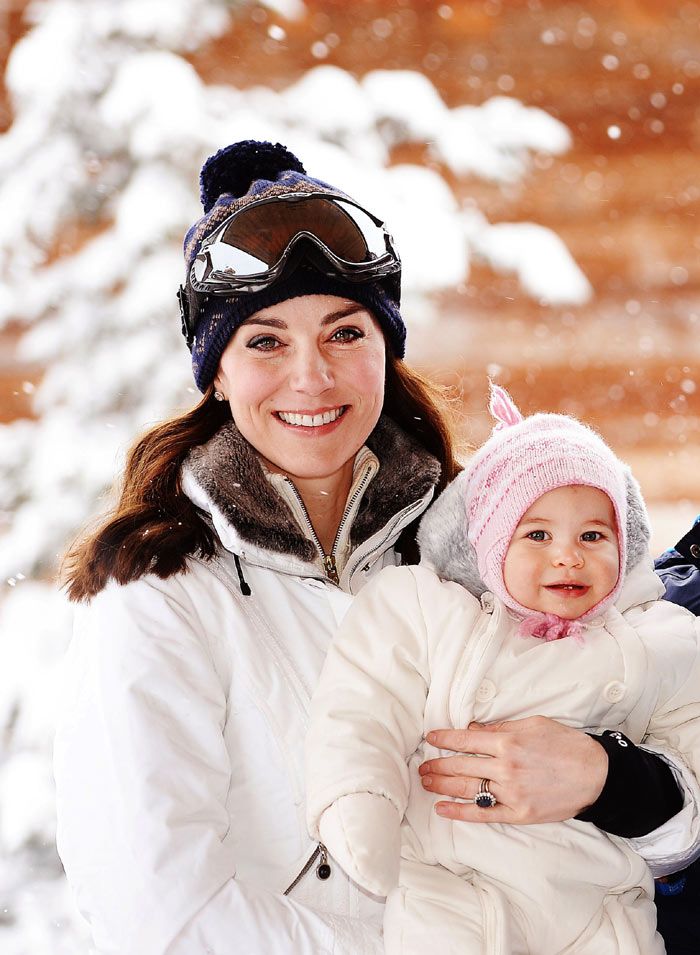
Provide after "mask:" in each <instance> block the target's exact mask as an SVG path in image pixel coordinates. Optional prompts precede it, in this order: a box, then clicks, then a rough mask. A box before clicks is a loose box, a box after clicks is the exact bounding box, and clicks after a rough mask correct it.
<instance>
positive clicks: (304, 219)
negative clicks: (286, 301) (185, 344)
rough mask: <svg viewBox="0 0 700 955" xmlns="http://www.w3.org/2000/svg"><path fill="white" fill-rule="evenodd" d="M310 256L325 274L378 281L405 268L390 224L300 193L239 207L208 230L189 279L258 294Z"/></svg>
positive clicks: (210, 289) (195, 285)
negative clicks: (211, 229)
mask: <svg viewBox="0 0 700 955" xmlns="http://www.w3.org/2000/svg"><path fill="white" fill-rule="evenodd" d="M304 259H308V260H309V261H310V262H311V264H313V265H314V266H315V267H316V268H317V269H319V270H320V271H321V272H322V273H323V274H326V275H330V276H333V277H337V278H341V279H343V280H345V281H349V282H371V281H374V280H376V279H381V278H383V277H385V276H388V275H395V274H397V273H399V272H400V271H401V260H400V258H399V255H398V253H397V251H396V249H395V248H394V243H393V240H392V237H391V236H390V235H389V233H388V232H387V230H386V228H385V226H384V223H383V222H382V221H381V220H380V219H377V217H376V216H374V215H372V213H371V212H368V211H367V210H366V209H363V208H362V206H359V205H357V203H355V202H353V201H352V200H351V199H346V198H344V197H340V196H335V195H329V194H327V193H322V192H294V193H284V194H282V195H278V196H272V197H269V198H266V199H259V200H257V201H254V202H251V203H249V204H248V205H246V206H244V207H243V208H242V209H239V210H237V211H236V212H234V213H233V214H232V215H230V216H229V217H228V218H227V219H225V220H224V221H223V222H222V223H221V225H220V226H219V227H218V228H217V229H216V230H215V231H214V232H212V234H211V235H210V236H208V237H207V238H206V239H205V240H204V242H203V243H202V246H201V248H200V250H199V252H198V254H197V256H196V257H195V259H194V262H193V263H192V266H191V268H190V273H189V284H190V286H191V288H192V289H193V290H194V291H195V292H199V293H201V294H205V295H221V296H225V297H229V298H231V297H235V296H237V295H242V294H245V293H248V292H259V291H261V290H263V289H265V288H268V287H269V286H270V285H273V284H274V283H275V282H276V281H278V280H279V279H280V278H281V277H282V276H283V275H286V274H288V273H289V272H290V271H291V270H292V269H293V268H295V267H296V266H297V265H298V264H300V263H301V261H302V260H304Z"/></svg>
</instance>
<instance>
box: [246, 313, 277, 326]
mask: <svg viewBox="0 0 700 955" xmlns="http://www.w3.org/2000/svg"><path fill="white" fill-rule="evenodd" d="M241 325H266V326H267V327H268V328H286V327H287V323H286V322H283V321H281V320H280V319H279V318H258V316H257V315H251V317H250V318H246V319H245V321H242V322H241Z"/></svg>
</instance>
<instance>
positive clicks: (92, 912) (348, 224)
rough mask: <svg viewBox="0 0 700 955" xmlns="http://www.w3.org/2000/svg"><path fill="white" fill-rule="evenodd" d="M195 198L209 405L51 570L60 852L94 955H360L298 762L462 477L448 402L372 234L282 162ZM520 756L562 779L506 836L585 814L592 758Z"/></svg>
mask: <svg viewBox="0 0 700 955" xmlns="http://www.w3.org/2000/svg"><path fill="white" fill-rule="evenodd" d="M201 185H202V201H203V206H204V210H205V211H204V215H203V216H202V217H201V218H200V219H199V220H198V221H197V222H195V223H194V225H193V226H192V228H191V229H190V231H189V233H188V234H187V236H186V239H185V260H186V278H185V282H184V285H183V287H181V289H180V291H179V296H178V297H179V300H180V306H181V318H182V329H183V334H184V336H185V340H186V342H187V345H188V347H189V348H190V351H191V355H192V370H193V374H194V379H195V382H196V384H197V386H198V387H199V389H200V391H201V392H202V393H203V397H202V400H201V401H200V403H199V404H198V405H197V406H196V407H194V408H193V409H191V410H190V411H188V412H187V413H186V414H184V415H180V416H178V417H176V418H173V419H171V420H169V421H166V422H164V423H162V424H160V425H157V426H156V427H155V428H153V429H152V430H151V431H149V432H148V433H147V434H145V435H144V436H143V437H141V438H140V439H139V440H138V441H137V443H136V444H135V445H134V447H133V449H132V450H131V452H130V454H129V456H128V459H127V464H126V468H125V473H124V478H123V482H122V489H121V494H120V497H119V500H118V503H117V506H116V507H115V509H114V510H113V511H112V512H111V513H110V514H108V515H107V517H106V518H105V519H104V521H103V523H102V524H101V525H100V526H99V527H98V528H97V529H96V530H92V531H91V532H89V533H88V534H87V536H86V537H85V538H84V539H83V540H82V541H80V542H78V543H77V544H76V545H75V546H74V548H73V549H72V551H71V553H70V554H69V555H68V559H67V574H66V577H67V582H68V588H69V593H70V596H71V597H72V598H73V599H74V600H76V601H78V602H80V606H79V607H78V610H77V614H76V628H75V636H74V639H73V643H72V645H71V649H70V653H69V657H68V661H67V667H66V673H67V680H66V686H65V690H64V705H63V711H62V714H61V717H60V721H59V728H58V733H57V737H56V747H55V777H56V788H57V798H58V835H57V841H58V847H59V852H60V855H61V858H62V860H63V863H64V866H65V869H66V873H67V876H68V880H69V882H70V884H71V886H72V888H73V891H74V892H75V895H76V898H77V901H78V905H79V907H80V910H81V911H82V912H83V914H84V915H85V917H86V919H87V920H88V921H89V922H90V925H91V929H92V933H93V938H94V943H95V951H96V953H99V955H144V953H148V955H205V953H207V952H228V951H231V950H232V949H235V950H236V951H241V952H244V951H245V952H255V953H263V952H265V953H267V952H270V953H272V952H274V953H275V955H277V953H279V955H287V953H289V955H320V953H330V952H333V955H379V953H380V952H381V951H382V940H381V923H382V914H383V908H382V905H381V902H380V901H379V900H378V899H376V898H374V897H371V896H369V895H367V894H366V893H364V892H363V891H362V890H361V889H360V888H359V887H358V886H357V885H355V884H354V883H353V882H352V880H351V879H349V878H348V877H347V876H346V875H345V873H344V872H343V871H342V870H341V869H340V868H339V866H337V865H336V864H335V861H334V860H333V859H331V858H330V857H329V856H328V854H327V852H326V848H325V846H324V845H323V844H321V843H317V842H316V841H314V840H312V839H310V837H309V835H308V832H307V829H306V824H305V791H304V771H303V761H304V757H303V741H304V735H305V732H306V728H307V724H308V713H309V703H310V696H311V693H312V692H313V689H314V687H315V686H316V684H317V682H318V679H319V675H320V673H321V669H322V667H323V665H324V660H325V657H326V653H327V651H328V648H329V646H330V643H331V640H332V638H333V635H334V633H335V631H336V629H337V626H338V623H339V622H340V620H341V619H342V617H343V615H344V614H345V612H346V610H347V608H348V606H349V605H350V603H351V601H352V600H353V599H354V596H355V595H356V594H357V593H358V592H359V591H360V590H361V589H362V588H363V587H364V585H365V583H366V582H367V581H368V580H370V579H371V578H372V577H373V576H374V575H375V574H376V573H377V572H378V571H379V570H380V569H381V568H382V567H385V566H387V565H396V564H399V563H416V562H417V558H418V553H417V544H416V529H417V522H418V518H419V517H420V515H421V514H422V513H423V512H424V511H425V509H426V508H427V507H428V506H429V505H430V503H431V501H432V498H433V496H434V494H435V493H436V491H440V490H442V489H443V488H444V487H445V485H446V484H447V483H448V482H449V481H450V480H451V478H453V477H454V476H455V475H456V474H457V472H458V471H459V466H458V464H457V463H456V460H455V455H454V452H453V444H452V437H451V432H450V428H449V426H448V423H447V421H448V418H447V417H446V412H445V404H444V399H443V396H442V394H441V392H440V391H439V389H437V388H435V387H433V386H431V385H430V383H429V382H427V381H425V380H424V379H422V378H421V377H420V376H419V375H417V374H416V373H415V372H413V371H412V370H411V369H410V368H408V367H407V366H406V365H405V364H404V362H403V360H402V359H403V354H404V340H405V333H406V329H405V326H404V323H403V319H402V317H401V313H400V310H399V298H400V261H399V257H398V254H397V252H396V249H395V248H394V244H393V241H392V240H391V236H390V235H389V233H388V232H387V230H386V228H385V227H384V225H383V223H382V222H381V220H380V219H378V218H377V217H376V216H375V215H373V214H372V213H370V212H368V211H367V210H363V209H361V208H360V207H359V206H358V205H357V204H356V203H355V202H353V201H352V200H351V199H350V198H349V197H348V196H346V195H344V193H342V192H341V191H340V190H338V189H335V188H334V187H332V186H329V185H328V184H327V183H324V182H321V181H320V180H318V179H314V178H312V177H310V176H308V175H307V174H306V172H305V170H304V167H303V166H302V165H301V163H300V162H299V160H298V159H297V158H296V157H295V156H293V155H292V154H291V153H289V152H288V151H287V150H286V149H285V148H284V147H283V146H280V145H276V146H273V145H271V144H269V143H256V142H244V143H236V144H234V145H232V146H229V147H227V148H225V149H223V150H221V151H220V152H219V153H217V154H216V155H215V156H213V157H212V158H211V159H209V160H208V161H207V162H206V163H205V165H204V167H203V170H202V178H201ZM253 253H254V254H253ZM445 745H447V746H448V745H450V743H449V742H447V743H446V744H445ZM542 746H544V747H545V757H544V758H540V757H539V755H538V754H539V752H540V748H541V747H542ZM504 747H505V751H506V752H508V751H509V743H508V741H507V740H506V742H505V743H504ZM533 747H534V749H535V751H536V752H535V758H532V759H530V758H528V759H527V760H526V761H525V764H526V765H527V766H528V767H532V766H535V767H541V766H543V765H544V767H545V768H546V769H548V770H550V773H549V775H550V777H551V776H554V778H555V780H556V782H555V784H552V782H551V779H546V778H545V777H544V775H543V776H542V778H541V779H540V780H539V782H538V781H533V780H532V778H531V777H528V779H529V783H530V785H529V788H528V791H527V793H526V796H527V798H525V799H523V800H522V802H521V804H520V806H519V809H520V813H521V815H520V821H523V822H531V821H535V820H534V819H533V818H532V812H531V810H530V809H529V808H528V807H529V806H530V805H531V804H532V797H533V792H534V797H535V798H534V801H535V802H536V803H537V806H538V811H539V812H540V814H544V815H545V816H546V815H547V813H550V812H552V811H554V810H553V808H552V807H553V804H556V809H555V811H556V813H564V816H563V817H562V818H564V817H568V816H571V815H572V814H573V813H574V812H576V811H577V810H578V808H580V799H581V793H582V792H586V793H588V794H590V796H591V798H590V801H591V802H592V801H594V800H595V798H596V795H598V794H599V793H600V791H601V789H602V787H603V784H604V782H605V778H606V767H605V763H606V757H605V752H604V751H603V749H602V747H601V746H599V745H598V744H597V743H595V742H593V741H592V740H591V738H590V737H588V736H586V735H585V734H584V733H581V732H579V731H578V730H572V729H569V728H568V727H565V726H561V725H559V724H556V723H554V721H543V722H542V723H540V724H538V726H537V728H536V732H535V733H534V734H533V732H532V730H531V729H528V728H527V727H526V728H525V730H524V733H523V735H522V736H521V738H520V739H519V740H518V744H517V748H518V751H519V752H521V753H522V752H523V751H524V752H525V753H526V754H528V753H530V754H531V753H532V752H533ZM482 751H483V750H480V752H482ZM456 758H457V759H459V757H456ZM664 765H665V764H664ZM470 772H471V769H470V768H469V769H465V768H464V767H462V768H461V769H460V770H458V771H454V770H453V774H452V777H451V778H452V779H455V778H458V779H459V780H460V782H461V784H462V785H463V786H464V787H465V788H470V787H472V786H473V785H476V781H475V780H473V779H472V778H471V777H470V775H469V773H470ZM668 772H669V775H670V770H669V771H668ZM436 778H439V777H437V776H436ZM672 785H675V783H672ZM443 787H444V783H443ZM436 790H437V791H441V792H445V791H448V790H445V789H444V788H443V789H440V788H439V783H438V784H437V785H436ZM664 818H665V817H664ZM662 821H663V820H662ZM591 825H592V823H591Z"/></svg>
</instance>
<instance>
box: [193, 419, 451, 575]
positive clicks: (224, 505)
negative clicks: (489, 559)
mask: <svg viewBox="0 0 700 955" xmlns="http://www.w3.org/2000/svg"><path fill="white" fill-rule="evenodd" d="M367 447H368V448H369V449H370V450H371V451H372V452H373V453H374V454H375V455H376V457H377V459H378V461H379V471H378V473H377V474H376V476H375V477H374V479H373V480H372V482H371V483H370V484H369V485H368V487H367V489H366V491H365V493H364V496H363V499H362V503H361V505H360V508H359V511H358V512H357V515H356V517H355V520H354V522H353V525H352V528H351V533H350V541H351V544H352V546H353V548H354V547H356V546H357V545H358V544H360V543H362V542H364V541H366V540H368V539H369V538H370V537H372V536H373V535H374V534H376V533H377V532H378V531H380V530H381V529H382V528H383V527H385V526H386V525H387V524H388V523H389V522H390V521H391V520H392V519H393V518H394V517H395V516H396V515H397V514H398V513H399V512H401V511H402V510H403V509H404V508H406V507H408V506H409V505H412V504H415V503H416V502H418V501H421V500H422V499H424V498H426V496H427V495H429V494H431V493H432V489H433V488H434V487H435V484H436V483H437V480H438V478H439V475H440V464H439V462H438V461H437V459H436V458H434V457H433V456H432V455H431V454H429V453H428V452H427V451H425V450H424V449H423V448H422V447H421V446H420V445H419V444H418V443H417V442H416V441H414V440H413V439H412V438H411V437H410V436H409V435H407V434H406V433H405V432H404V431H402V430H401V428H399V426H398V425H397V424H395V422H394V421H393V420H392V419H390V418H388V417H387V416H385V415H383V416H382V417H381V418H380V419H379V422H378V424H377V426H376V427H375V429H374V431H373V432H372V434H371V435H370V436H369V438H368V439H367ZM182 480H183V488H184V490H185V492H186V493H187V494H188V496H190V497H191V498H192V500H193V501H194V502H195V503H196V504H197V505H198V506H200V507H202V508H203V509H204V510H208V511H209V512H210V513H211V510H212V508H210V507H209V506H208V503H207V502H210V504H211V505H213V508H215V509H216V510H217V511H218V512H219V514H220V515H221V516H222V517H223V518H224V519H225V521H226V523H227V524H228V525H229V526H230V527H231V529H232V530H234V531H235V536H236V537H237V538H238V539H239V540H240V541H241V542H243V543H244V544H247V545H251V546H252V547H254V548H255V549H263V550H265V551H268V552H270V553H271V554H275V555H284V556H285V557H290V556H291V557H294V558H298V559H300V560H302V561H304V562H307V563H308V562H312V561H313V560H314V559H315V558H316V557H317V551H316V548H315V546H314V544H313V542H312V541H311V540H309V538H308V537H307V536H305V534H304V533H303V532H302V530H301V528H300V527H299V524H298V523H297V521H296V520H295V518H294V515H293V514H292V511H291V510H290V508H289V506H288V505H287V503H286V502H285V501H283V500H282V499H281V498H280V496H279V495H278V494H277V492H276V491H275V488H274V487H273V486H272V484H271V482H270V481H269V480H268V479H267V477H266V476H265V473H264V471H263V467H262V464H261V462H260V459H259V457H258V455H257V454H256V452H255V451H254V449H253V448H252V447H251V445H250V444H249V443H248V441H246V439H245V438H244V437H243V436H242V435H241V433H240V431H239V430H238V428H237V427H236V425H235V424H234V423H233V421H231V422H228V423H227V424H225V425H224V426H223V427H222V428H220V429H219V431H218V432H217V433H216V434H215V435H214V437H213V438H211V439H210V440H209V441H208V442H207V443H206V444H203V445H199V446H198V447H196V448H193V450H192V451H191V452H190V454H189V455H188V457H187V459H186V461H185V464H184V466H183V478H182ZM429 500H430V497H427V499H426V502H425V506H426V507H427V504H428V503H429ZM418 513H419V512H418ZM225 543H226V542H225Z"/></svg>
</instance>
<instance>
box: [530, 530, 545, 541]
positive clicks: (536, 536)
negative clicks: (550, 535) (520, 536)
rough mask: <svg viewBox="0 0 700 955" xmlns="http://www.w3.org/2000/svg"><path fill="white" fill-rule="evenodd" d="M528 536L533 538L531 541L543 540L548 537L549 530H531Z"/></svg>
mask: <svg viewBox="0 0 700 955" xmlns="http://www.w3.org/2000/svg"><path fill="white" fill-rule="evenodd" d="M527 537H528V540H531V541H543V540H546V539H547V532H546V531H530V533H529V534H528V535H527Z"/></svg>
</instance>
